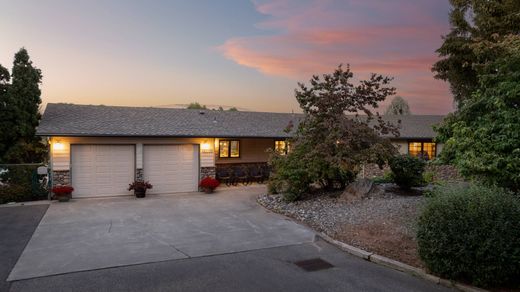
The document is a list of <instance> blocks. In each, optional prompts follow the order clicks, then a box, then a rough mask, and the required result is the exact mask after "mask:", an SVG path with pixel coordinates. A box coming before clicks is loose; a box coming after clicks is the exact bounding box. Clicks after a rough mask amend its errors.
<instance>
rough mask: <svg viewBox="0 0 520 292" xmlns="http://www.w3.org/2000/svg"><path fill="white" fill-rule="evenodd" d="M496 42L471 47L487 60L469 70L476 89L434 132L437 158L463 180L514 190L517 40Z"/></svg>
mask: <svg viewBox="0 0 520 292" xmlns="http://www.w3.org/2000/svg"><path fill="white" fill-rule="evenodd" d="M497 39H498V40H497ZM497 39H491V40H488V41H482V42H479V43H476V44H474V45H472V47H471V49H472V50H473V54H474V55H475V56H477V57H478V56H482V55H484V56H493V61H490V62H488V63H487V64H482V65H479V66H476V67H475V72H476V73H477V76H478V80H479V84H478V88H477V89H476V91H475V92H474V93H473V94H472V96H471V98H469V99H467V100H465V101H464V103H463V106H462V107H461V108H460V109H459V110H458V111H457V112H455V113H454V114H452V115H450V116H449V117H448V118H447V119H446V120H445V121H444V123H443V125H441V127H440V128H439V129H438V130H439V140H442V141H446V144H445V147H444V150H443V152H442V157H441V158H443V159H444V160H452V161H453V162H454V163H455V164H456V165H457V166H458V168H459V170H460V171H461V174H462V175H464V176H466V177H469V178H474V179H476V180H478V181H482V182H486V183H488V184H495V185H499V186H502V187H506V188H509V189H511V190H513V191H516V192H519V191H520V175H519V174H520V131H519V129H520V36H519V35H509V36H507V37H505V38H500V37H498V36H497Z"/></svg>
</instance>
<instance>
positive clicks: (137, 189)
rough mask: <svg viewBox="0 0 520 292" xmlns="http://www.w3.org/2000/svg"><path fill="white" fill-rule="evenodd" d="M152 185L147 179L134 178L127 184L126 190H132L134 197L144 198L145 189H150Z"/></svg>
mask: <svg viewBox="0 0 520 292" xmlns="http://www.w3.org/2000/svg"><path fill="white" fill-rule="evenodd" d="M151 188H152V185H151V184H150V183H149V182H147V181H142V180H136V181H134V182H133V183H131V184H129V185H128V190H129V191H131V190H134V195H135V197H136V198H144V197H145V196H146V190H147V189H151Z"/></svg>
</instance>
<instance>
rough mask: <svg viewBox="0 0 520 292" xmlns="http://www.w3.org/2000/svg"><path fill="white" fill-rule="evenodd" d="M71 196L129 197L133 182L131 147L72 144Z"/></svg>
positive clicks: (133, 170) (132, 147)
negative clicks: (129, 185) (129, 188)
mask: <svg viewBox="0 0 520 292" xmlns="http://www.w3.org/2000/svg"><path fill="white" fill-rule="evenodd" d="M71 157H72V174H71V175H72V186H73V187H74V192H73V196H74V197H95V196H114V195H129V194H131V192H129V191H128V190H127V187H128V184H129V183H130V182H132V181H133V179H134V172H135V164H134V160H135V149H134V146H133V145H72V148H71Z"/></svg>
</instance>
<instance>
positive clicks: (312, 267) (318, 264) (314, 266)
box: [294, 258, 334, 272]
mask: <svg viewBox="0 0 520 292" xmlns="http://www.w3.org/2000/svg"><path fill="white" fill-rule="evenodd" d="M294 264H295V265H297V266H298V267H300V268H302V269H303V270H305V271H307V272H314V271H319V270H325V269H330V268H333V267H334V266H333V265H332V264H331V263H329V262H326V261H324V260H322V259H320V258H315V259H310V260H304V261H298V262H294Z"/></svg>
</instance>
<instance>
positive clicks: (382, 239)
mask: <svg viewBox="0 0 520 292" xmlns="http://www.w3.org/2000/svg"><path fill="white" fill-rule="evenodd" d="M334 237H335V239H337V240H339V241H342V242H344V243H347V244H350V245H353V246H355V247H359V248H361V249H364V250H367V251H370V252H373V253H376V254H379V255H382V256H385V257H388V258H391V259H394V260H398V261H400V262H403V263H406V264H409V265H411V266H414V267H418V268H424V264H423V263H422V261H421V260H420V259H419V255H418V253H417V242H416V240H415V238H414V237H413V236H410V235H408V234H406V233H405V232H403V231H402V228H401V226H400V225H399V224H396V223H393V222H374V223H369V224H362V225H344V226H343V227H342V228H341V229H340V230H339V231H338V233H337V234H335V236H334Z"/></svg>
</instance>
